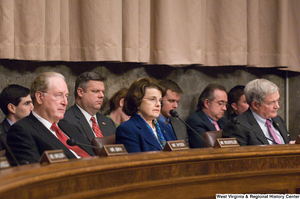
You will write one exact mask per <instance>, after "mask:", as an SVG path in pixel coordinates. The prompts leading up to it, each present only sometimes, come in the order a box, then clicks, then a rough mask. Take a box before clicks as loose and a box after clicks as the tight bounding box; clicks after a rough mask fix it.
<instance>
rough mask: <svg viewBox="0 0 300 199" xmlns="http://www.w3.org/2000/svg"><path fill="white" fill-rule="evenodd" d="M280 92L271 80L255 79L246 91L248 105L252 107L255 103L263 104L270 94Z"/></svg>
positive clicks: (247, 86)
mask: <svg viewBox="0 0 300 199" xmlns="http://www.w3.org/2000/svg"><path fill="white" fill-rule="evenodd" d="M278 90H279V88H278V86H277V85H276V84H274V83H273V82H271V81H269V80H266V79H255V80H252V81H250V82H249V83H248V84H247V85H246V87H245V90H244V91H245V96H246V100H247V103H248V104H249V105H250V106H251V103H252V102H253V101H255V102H258V103H259V104H261V103H262V102H263V101H264V100H265V98H266V97H267V95H268V94H273V93H275V92H277V91H278Z"/></svg>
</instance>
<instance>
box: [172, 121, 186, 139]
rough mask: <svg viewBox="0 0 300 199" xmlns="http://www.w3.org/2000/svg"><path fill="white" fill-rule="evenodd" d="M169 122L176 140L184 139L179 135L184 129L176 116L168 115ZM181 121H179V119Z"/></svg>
mask: <svg viewBox="0 0 300 199" xmlns="http://www.w3.org/2000/svg"><path fill="white" fill-rule="evenodd" d="M169 119H170V123H171V125H172V127H173V129H172V130H173V132H174V133H175V136H176V138H177V139H178V140H184V138H182V137H181V132H182V131H184V129H182V128H181V127H182V125H180V123H178V120H179V119H178V118H174V117H170V118H169ZM179 122H181V121H179Z"/></svg>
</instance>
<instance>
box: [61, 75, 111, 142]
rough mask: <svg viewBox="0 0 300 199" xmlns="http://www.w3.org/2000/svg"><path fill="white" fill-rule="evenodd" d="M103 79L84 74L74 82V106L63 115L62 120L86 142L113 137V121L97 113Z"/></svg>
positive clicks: (101, 98) (99, 105) (103, 89)
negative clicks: (77, 130)
mask: <svg viewBox="0 0 300 199" xmlns="http://www.w3.org/2000/svg"><path fill="white" fill-rule="evenodd" d="M103 81H104V78H103V77H102V76H101V75H100V74H99V73H96V72H84V73H82V74H81V75H79V76H78V77H77V79H76V82H75V92H74V94H75V104H74V105H73V106H71V107H70V108H69V109H68V110H67V111H66V114H65V117H64V120H66V121H68V122H70V123H72V124H74V125H75V126H77V128H78V129H79V130H80V131H81V132H82V134H83V135H85V138H86V140H87V141H88V142H90V143H91V142H92V140H93V138H94V137H106V136H110V135H114V134H115V132H116V125H115V123H114V121H113V120H112V119H110V118H108V117H106V116H105V115H103V114H101V113H99V110H100V108H101V106H102V103H103V99H104V91H105V87H104V83H103Z"/></svg>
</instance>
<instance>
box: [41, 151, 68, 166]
mask: <svg viewBox="0 0 300 199" xmlns="http://www.w3.org/2000/svg"><path fill="white" fill-rule="evenodd" d="M68 160H69V159H68V158H67V156H66V155H65V153H64V151H63V150H62V149H59V150H51V151H44V153H43V155H42V157H41V158H40V164H51V163H59V162H67V161H68Z"/></svg>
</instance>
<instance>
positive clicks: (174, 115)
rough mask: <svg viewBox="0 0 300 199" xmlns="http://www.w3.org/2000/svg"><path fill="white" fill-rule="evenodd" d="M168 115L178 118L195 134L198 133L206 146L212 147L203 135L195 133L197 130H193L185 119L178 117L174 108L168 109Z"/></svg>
mask: <svg viewBox="0 0 300 199" xmlns="http://www.w3.org/2000/svg"><path fill="white" fill-rule="evenodd" d="M170 115H171V116H172V117H176V118H178V119H179V120H180V121H181V122H182V123H184V124H185V125H186V126H187V127H189V129H191V130H192V131H193V132H194V133H195V134H196V135H198V136H199V137H200V138H201V139H202V140H203V141H204V142H205V143H206V144H208V146H210V147H212V145H211V144H210V143H209V142H208V141H206V140H205V139H204V138H203V137H202V135H200V134H199V133H197V131H195V130H194V129H193V128H192V127H191V126H190V125H188V124H187V123H186V122H185V121H183V120H182V119H181V118H180V117H179V114H178V113H177V111H175V110H173V109H172V110H170Z"/></svg>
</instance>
